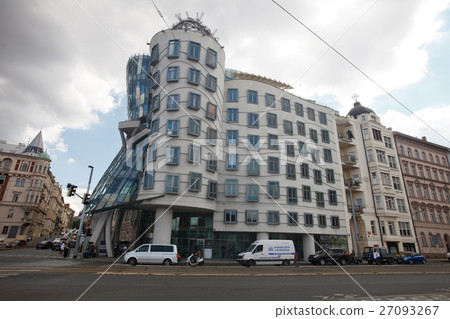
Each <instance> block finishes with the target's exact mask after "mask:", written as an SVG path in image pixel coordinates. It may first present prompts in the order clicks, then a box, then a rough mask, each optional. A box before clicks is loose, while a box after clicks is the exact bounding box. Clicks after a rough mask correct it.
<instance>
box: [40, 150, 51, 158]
mask: <svg viewBox="0 0 450 319" xmlns="http://www.w3.org/2000/svg"><path fill="white" fill-rule="evenodd" d="M38 157H40V158H46V159H50V155H48V153H47V152H43V153H41V154H39V155H38Z"/></svg>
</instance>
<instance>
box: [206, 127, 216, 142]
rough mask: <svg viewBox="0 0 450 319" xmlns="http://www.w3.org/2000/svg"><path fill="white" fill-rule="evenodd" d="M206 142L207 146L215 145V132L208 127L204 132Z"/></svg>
mask: <svg viewBox="0 0 450 319" xmlns="http://www.w3.org/2000/svg"><path fill="white" fill-rule="evenodd" d="M206 142H207V143H208V144H209V145H217V130H215V129H213V128H210V127H208V129H207V130H206Z"/></svg>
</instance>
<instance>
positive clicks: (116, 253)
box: [114, 241, 120, 257]
mask: <svg viewBox="0 0 450 319" xmlns="http://www.w3.org/2000/svg"><path fill="white" fill-rule="evenodd" d="M119 253H120V246H119V242H118V241H117V242H116V245H115V246H114V257H119Z"/></svg>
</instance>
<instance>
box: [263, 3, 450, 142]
mask: <svg viewBox="0 0 450 319" xmlns="http://www.w3.org/2000/svg"><path fill="white" fill-rule="evenodd" d="M272 2H273V3H275V4H276V5H277V6H278V7H279V8H280V9H281V10H283V11H284V12H286V13H287V14H288V15H289V16H290V17H291V18H293V19H294V20H295V21H297V22H298V23H299V24H300V25H301V26H303V27H304V28H305V29H306V30H308V31H309V32H311V33H312V34H313V35H314V36H315V37H316V38H318V39H319V40H320V41H322V42H323V43H324V44H325V45H326V46H328V47H329V48H330V49H331V50H333V51H334V52H335V53H336V54H337V55H339V56H340V57H341V58H342V59H344V60H345V61H346V62H347V63H349V64H350V65H351V66H352V67H354V68H355V69H356V70H357V71H358V72H359V73H361V74H362V75H363V76H364V77H365V78H367V79H368V80H369V81H370V82H372V83H373V84H375V86H377V87H378V88H379V89H380V90H382V91H383V92H384V93H386V94H387V95H388V96H389V97H391V98H392V99H393V100H394V101H396V102H397V103H398V104H400V105H401V106H402V107H403V108H404V109H405V110H407V111H408V112H409V113H411V114H412V115H413V116H414V117H415V118H417V119H418V120H419V121H420V122H422V123H423V124H425V125H426V126H427V127H428V128H429V129H431V130H432V131H433V132H435V133H436V134H437V135H439V136H440V137H441V138H443V139H444V140H445V141H447V142H448V143H450V140H448V139H447V138H446V137H445V136H443V135H442V134H441V133H439V132H438V131H437V130H436V129H434V128H433V127H432V126H431V125H429V124H428V123H427V122H425V121H424V120H423V119H421V118H420V117H418V116H417V115H416V114H415V113H414V112H413V111H412V110H411V109H410V108H409V107H407V106H406V105H405V104H403V103H402V102H401V101H400V100H398V99H397V98H396V97H395V96H394V95H392V93H390V92H389V91H388V90H386V89H385V88H384V87H383V86H381V84H379V83H378V82H376V81H375V80H374V79H372V78H371V77H370V76H369V75H368V74H367V73H365V72H364V71H363V70H362V69H361V68H359V67H358V66H357V65H355V64H354V63H353V62H352V61H350V60H349V59H348V58H347V57H346V56H345V55H343V54H342V53H340V52H339V51H338V50H336V49H335V48H334V47H333V46H332V45H331V44H329V43H328V42H327V41H326V40H324V39H323V38H322V37H321V36H320V35H318V34H317V33H316V32H314V31H313V30H312V29H311V28H309V27H308V26H307V25H306V24H304V23H303V22H302V21H300V20H299V19H298V18H297V17H296V16H294V15H293V14H292V13H291V12H289V11H288V10H287V9H286V8H284V7H283V6H282V5H281V4H279V3H278V2H277V1H275V0H272Z"/></svg>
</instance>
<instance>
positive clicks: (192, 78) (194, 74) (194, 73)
mask: <svg viewBox="0 0 450 319" xmlns="http://www.w3.org/2000/svg"><path fill="white" fill-rule="evenodd" d="M200 75H201V72H200V70H197V69H193V68H190V69H189V76H188V83H191V84H196V85H198V84H200Z"/></svg>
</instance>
